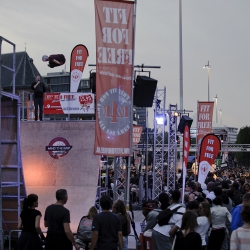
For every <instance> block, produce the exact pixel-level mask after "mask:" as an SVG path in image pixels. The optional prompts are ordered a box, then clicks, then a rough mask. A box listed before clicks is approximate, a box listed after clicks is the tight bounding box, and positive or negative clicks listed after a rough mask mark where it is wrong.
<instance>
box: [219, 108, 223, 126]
mask: <svg viewBox="0 0 250 250" xmlns="http://www.w3.org/2000/svg"><path fill="white" fill-rule="evenodd" d="M219 113H220V124H221V125H222V110H221V109H220V111H219Z"/></svg>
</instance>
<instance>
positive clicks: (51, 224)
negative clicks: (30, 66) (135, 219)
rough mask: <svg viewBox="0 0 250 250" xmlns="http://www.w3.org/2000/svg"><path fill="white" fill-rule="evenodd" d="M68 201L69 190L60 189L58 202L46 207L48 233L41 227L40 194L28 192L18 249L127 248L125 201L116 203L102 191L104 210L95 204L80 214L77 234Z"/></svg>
mask: <svg viewBox="0 0 250 250" xmlns="http://www.w3.org/2000/svg"><path fill="white" fill-rule="evenodd" d="M67 201H68V194H67V191H66V190H65V189H59V190H57V191H56V202H55V203H54V204H51V205H49V206H48V207H47V208H46V210H45V215H44V226H45V227H47V228H48V229H47V233H46V237H45V235H44V234H43V232H42V230H41V227H40V220H41V217H42V214H41V212H40V211H39V210H37V209H36V208H37V207H38V196H37V195H36V194H30V195H28V196H27V197H26V198H25V199H24V202H23V210H22V212H21V214H20V219H19V222H18V229H21V230H22V232H21V235H20V237H19V238H18V241H17V243H16V246H15V250H31V249H32V250H42V249H46V250H52V249H53V250H55V249H60V250H72V249H73V246H74V249H76V250H78V249H80V248H82V249H85V250H87V249H90V250H94V249H96V250H117V249H119V250H128V235H129V234H130V225H131V222H130V217H129V215H128V214H127V212H126V208H125V205H124V202H123V201H121V200H117V201H115V202H114V203H113V202H112V200H111V198H110V197H109V196H108V195H103V196H102V197H101V198H100V206H101V209H102V210H101V212H100V213H98V211H97V209H96V207H95V206H92V207H91V208H90V209H89V212H88V215H86V216H83V217H82V218H81V220H80V222H79V226H78V230H77V233H76V235H74V234H73V233H72V231H71V229H70V212H69V210H68V209H67V208H65V207H64V205H65V204H66V203H67ZM118 247H119V248H118Z"/></svg>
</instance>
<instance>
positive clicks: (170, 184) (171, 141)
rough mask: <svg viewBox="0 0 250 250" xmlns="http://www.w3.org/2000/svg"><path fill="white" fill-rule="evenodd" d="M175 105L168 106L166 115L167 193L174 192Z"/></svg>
mask: <svg viewBox="0 0 250 250" xmlns="http://www.w3.org/2000/svg"><path fill="white" fill-rule="evenodd" d="M176 112H177V104H176V105H171V104H170V105H169V110H168V111H167V114H168V170H167V193H168V194H170V193H171V191H173V190H175V171H176V156H177V155H176V153H177V144H176V139H177V138H176V137H177V133H176V132H177V117H178V112H177V113H176Z"/></svg>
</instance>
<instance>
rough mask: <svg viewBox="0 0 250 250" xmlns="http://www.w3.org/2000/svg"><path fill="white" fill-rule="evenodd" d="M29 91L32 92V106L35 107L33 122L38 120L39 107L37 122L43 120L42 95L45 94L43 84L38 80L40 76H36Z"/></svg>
mask: <svg viewBox="0 0 250 250" xmlns="http://www.w3.org/2000/svg"><path fill="white" fill-rule="evenodd" d="M31 89H32V90H33V91H34V105H35V121H37V120H38V107H39V120H40V121H42V120H43V93H45V92H46V89H45V86H44V84H43V83H42V82H41V80H40V76H36V81H35V82H33V83H32V84H31Z"/></svg>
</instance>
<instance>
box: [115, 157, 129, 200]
mask: <svg viewBox="0 0 250 250" xmlns="http://www.w3.org/2000/svg"><path fill="white" fill-rule="evenodd" d="M114 161H115V162H114V181H115V183H114V190H113V192H114V193H113V200H114V201H115V200H118V199H120V200H123V201H124V200H125V193H126V166H127V162H126V159H124V158H123V157H115V158H114Z"/></svg>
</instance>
